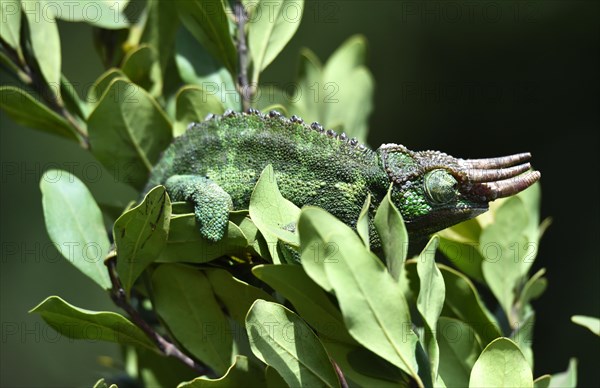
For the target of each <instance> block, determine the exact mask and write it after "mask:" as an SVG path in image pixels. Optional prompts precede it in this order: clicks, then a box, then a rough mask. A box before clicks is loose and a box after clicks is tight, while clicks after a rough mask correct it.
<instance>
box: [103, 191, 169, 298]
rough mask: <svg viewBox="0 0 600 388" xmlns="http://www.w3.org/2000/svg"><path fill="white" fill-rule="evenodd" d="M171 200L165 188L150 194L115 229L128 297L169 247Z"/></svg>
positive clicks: (120, 273) (120, 268)
mask: <svg viewBox="0 0 600 388" xmlns="http://www.w3.org/2000/svg"><path fill="white" fill-rule="evenodd" d="M170 217H171V200H170V199H169V196H168V195H167V191H166V189H165V187H164V186H157V187H155V188H153V189H152V190H150V192H149V193H148V194H146V196H145V197H144V200H143V201H142V203H140V204H139V205H138V206H136V207H134V208H133V209H130V210H128V211H127V212H125V213H124V214H123V215H121V217H119V218H118V219H117V221H116V222H115V225H114V227H113V236H114V241H115V245H116V246H117V272H118V273H119V278H120V279H121V283H122V285H123V288H124V289H125V292H126V293H127V295H129V293H130V291H131V288H132V287H133V285H134V283H135V281H136V279H137V278H138V277H139V276H140V275H141V273H142V272H143V271H144V270H145V269H146V267H147V266H148V265H149V264H150V263H152V262H153V261H154V260H156V259H157V258H158V256H159V254H160V252H161V251H162V249H163V248H164V246H165V245H166V243H167V235H168V233H169V223H170Z"/></svg>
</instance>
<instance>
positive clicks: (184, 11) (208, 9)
mask: <svg viewBox="0 0 600 388" xmlns="http://www.w3.org/2000/svg"><path fill="white" fill-rule="evenodd" d="M177 11H178V12H179V17H180V18H181V22H182V23H183V25H184V26H185V28H187V29H188V30H189V31H190V32H191V33H192V35H194V37H195V38H196V39H197V40H198V42H200V44H201V45H202V46H204V48H205V49H206V50H207V51H208V52H210V53H211V54H212V55H213V56H214V57H215V58H218V59H219V60H221V62H222V63H223V64H224V65H225V67H226V68H227V70H229V73H231V75H232V77H234V78H235V74H236V68H237V66H236V64H237V57H236V50H235V46H234V44H233V39H232V38H231V35H230V33H229V18H228V17H227V14H226V13H225V7H224V5H223V2H222V0H188V1H178V2H177Z"/></svg>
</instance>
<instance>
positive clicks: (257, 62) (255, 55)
mask: <svg viewBox="0 0 600 388" xmlns="http://www.w3.org/2000/svg"><path fill="white" fill-rule="evenodd" d="M303 11H304V0H281V1H268V0H261V1H259V2H258V4H257V5H256V7H255V8H254V10H253V13H252V15H251V17H250V20H249V21H248V46H249V51H250V56H251V58H252V62H253V74H252V83H253V84H255V85H258V78H259V75H260V73H261V72H262V71H263V70H264V69H265V68H266V67H267V66H268V65H269V64H270V63H271V62H273V60H274V59H275V58H276V57H277V55H278V54H279V53H280V52H281V50H283V48H284V47H285V45H286V44H287V43H288V42H289V41H290V39H292V36H294V34H295V33H296V30H298V27H299V26H300V21H301V20H302V12H303Z"/></svg>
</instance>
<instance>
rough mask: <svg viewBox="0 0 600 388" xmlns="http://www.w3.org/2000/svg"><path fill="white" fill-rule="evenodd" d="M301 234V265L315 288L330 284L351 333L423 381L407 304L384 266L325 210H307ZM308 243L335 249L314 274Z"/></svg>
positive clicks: (310, 208) (301, 222) (366, 345)
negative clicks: (324, 283) (418, 372)
mask: <svg viewBox="0 0 600 388" xmlns="http://www.w3.org/2000/svg"><path fill="white" fill-rule="evenodd" d="M298 229H299V232H300V239H301V246H302V266H303V267H304V269H305V270H306V272H307V274H308V275H309V276H310V277H311V278H312V279H313V280H314V281H316V282H317V283H319V284H320V282H322V280H323V278H324V279H326V282H327V284H326V285H327V286H329V287H330V288H329V289H331V290H333V291H334V292H335V295H336V297H337V299H338V302H339V304H340V308H341V310H342V314H343V316H344V322H345V324H346V327H347V328H348V331H349V332H350V334H351V335H352V336H353V337H354V339H356V340H357V341H358V342H359V343H360V344H361V345H363V346H364V347H366V348H367V349H369V350H371V351H372V352H373V353H375V354H377V355H379V356H381V357H383V358H384V359H386V360H387V361H389V362H391V363H392V364H394V365H396V366H398V367H399V368H401V369H402V370H404V371H405V372H406V373H408V374H410V375H411V376H412V377H413V378H415V379H416V380H417V381H419V380H420V378H419V376H418V374H417V365H416V359H415V351H416V346H417V341H418V339H417V336H416V334H415V333H414V332H413V331H412V323H411V319H410V313H409V309H408V305H407V303H406V300H405V299H404V294H403V293H402V289H401V288H400V286H399V285H398V283H397V282H396V281H395V280H394V279H393V278H392V277H391V275H390V274H389V272H388V271H387V269H386V268H385V266H384V265H383V263H382V262H381V261H380V260H379V259H378V258H377V257H376V256H375V255H374V254H373V253H372V252H370V251H368V250H367V249H366V248H365V245H364V243H363V242H362V240H361V239H360V237H359V236H358V235H357V234H356V233H355V232H354V231H353V230H352V229H351V228H350V227H348V226H347V225H345V224H343V223H342V222H341V221H339V220H337V219H336V218H335V217H334V216H332V215H331V214H329V213H327V212H326V211H325V210H323V209H320V208H316V207H304V208H303V209H302V212H301V215H300V221H299V223H298ZM309 244H316V245H317V247H323V246H327V245H329V244H332V245H333V246H334V247H335V251H334V253H333V254H332V255H330V256H328V257H324V258H321V260H319V263H318V264H319V266H320V269H317V271H314V270H312V268H313V266H314V265H313V264H314V263H313V257H312V255H311V254H307V251H308V249H309ZM309 268H311V270H309ZM315 273H316V274H317V276H314V275H315ZM321 286H323V285H321ZM324 288H326V287H324ZM382 295H385V296H386V297H385V298H382V297H381V296H382Z"/></svg>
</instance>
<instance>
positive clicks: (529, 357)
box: [0, 0, 599, 387]
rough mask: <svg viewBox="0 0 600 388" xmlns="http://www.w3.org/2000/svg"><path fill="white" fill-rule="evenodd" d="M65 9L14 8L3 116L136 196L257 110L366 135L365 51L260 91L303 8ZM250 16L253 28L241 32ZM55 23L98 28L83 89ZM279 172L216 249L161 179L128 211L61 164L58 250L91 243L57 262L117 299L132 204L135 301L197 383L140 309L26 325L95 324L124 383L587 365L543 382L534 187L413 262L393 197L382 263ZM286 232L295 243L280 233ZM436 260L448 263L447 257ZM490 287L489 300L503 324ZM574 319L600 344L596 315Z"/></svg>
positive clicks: (53, 219)
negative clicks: (194, 124)
mask: <svg viewBox="0 0 600 388" xmlns="http://www.w3.org/2000/svg"><path fill="white" fill-rule="evenodd" d="M68 3H69V2H68V1H54V2H53V4H56V6H54V7H52V8H47V7H46V8H44V5H47V3H45V2H43V1H42V2H34V1H22V2H20V1H16V0H12V1H8V0H7V1H5V2H3V5H2V7H1V10H2V15H1V18H2V20H3V24H2V28H1V29H0V48H1V50H0V62H1V63H2V65H3V66H4V68H6V69H7V70H8V71H9V72H10V73H11V74H12V75H13V76H14V78H15V80H17V81H18V83H19V85H20V86H19V87H15V86H5V85H3V86H0V108H2V110H3V111H4V112H5V113H6V114H7V115H8V116H9V117H10V118H11V119H13V120H14V121H15V122H17V123H19V124H22V125H24V126H28V127H31V128H35V129H39V130H41V131H46V132H50V133H52V134H55V135H57V136H61V137H64V138H66V139H69V140H72V141H75V142H77V143H78V144H80V145H81V146H82V147H83V148H85V149H89V150H90V151H91V152H92V154H93V155H94V156H95V157H96V158H97V159H98V160H99V161H100V162H101V163H102V164H103V165H104V166H105V167H106V168H107V170H108V171H110V172H111V174H113V176H114V177H115V178H116V179H117V180H118V181H120V182H124V183H126V184H128V185H130V186H132V187H134V188H135V189H137V190H141V189H142V188H143V187H144V184H145V179H146V177H147V174H148V172H149V171H151V169H152V166H153V165H154V163H155V162H156V161H157V159H158V157H159V155H160V153H161V152H162V151H163V150H164V149H165V148H166V147H167V146H168V144H169V143H170V141H171V140H172V138H173V137H176V136H179V135H181V134H182V133H183V132H184V131H185V128H186V126H187V125H188V124H189V122H190V121H193V120H201V119H203V118H204V117H205V116H206V115H207V114H209V113H213V114H220V113H223V112H225V111H226V110H227V109H235V110H239V109H241V108H242V107H243V106H244V105H245V104H247V103H248V102H249V103H250V104H252V105H253V106H255V107H257V108H259V109H261V110H263V111H267V110H270V109H271V108H273V107H277V108H279V109H281V110H283V111H285V112H287V113H289V114H296V115H301V116H302V117H304V118H305V119H308V120H311V121H320V122H321V123H322V124H324V125H325V126H327V127H331V128H335V129H336V130H338V131H340V132H341V131H344V132H346V133H347V135H348V136H349V137H357V138H359V139H361V140H364V139H365V138H366V135H367V120H368V117H369V114H370V113H371V110H372V100H373V91H374V81H373V77H372V75H371V74H370V72H369V70H368V69H367V67H366V42H365V39H364V38H362V37H360V36H354V37H351V38H349V39H348V40H347V41H346V42H345V43H343V44H342V45H341V46H340V48H339V49H338V50H336V51H335V52H334V54H333V55H332V56H331V57H330V58H329V59H328V60H327V61H326V62H325V64H321V62H320V61H319V59H318V58H317V57H316V55H315V54H314V53H312V52H311V51H309V50H308V49H304V50H302V51H301V52H300V54H299V63H300V66H299V69H300V71H299V74H298V75H297V82H296V83H295V88H296V90H295V92H294V93H292V94H289V93H288V91H281V90H269V91H268V92H267V89H266V88H265V89H263V88H262V85H261V84H260V83H259V82H260V75H261V74H262V72H263V71H264V70H265V69H266V68H267V67H268V66H269V64H271V63H272V62H273V61H274V60H276V59H277V57H278V55H279V54H280V52H281V51H282V50H283V48H284V47H285V46H286V44H287V43H288V42H289V40H290V39H291V38H292V36H293V35H294V33H295V32H296V30H297V28H298V25H299V24H300V20H301V15H302V12H303V9H304V3H303V1H300V0H282V1H280V2H276V3H274V4H273V2H267V1H256V2H250V1H247V2H241V3H235V4H234V3H231V4H230V3H224V2H222V1H219V0H215V1H201V0H193V1H192V0H190V1H178V2H176V3H169V2H167V1H164V0H153V1H148V2H146V3H143V4H142V5H140V4H141V3H138V2H131V3H128V2H126V1H123V2H114V3H113V2H104V1H94V2H90V3H94V4H95V5H96V6H97V7H99V9H100V10H101V11H102V12H100V15H102V17H100V18H97V19H95V20H93V21H91V20H89V19H88V18H86V17H84V15H82V14H80V13H78V12H66V9H65V7H68V6H69V5H68ZM242 4H243V5H244V6H246V7H247V8H246V10H245V11H246V16H247V23H246V24H245V27H244V31H238V29H239V28H240V27H239V26H240V25H242V24H240V15H242V13H240V12H239V9H240V7H241V5H242ZM117 5H118V6H117ZM273 5H275V6H273ZM49 9H50V10H51V12H48V10H49ZM290 10H293V11H294V12H296V13H295V15H296V17H294V18H290V17H289V15H290V13H289V12H287V11H290ZM25 11H26V12H25ZM267 14H268V15H269V17H267ZM55 19H65V20H69V21H85V22H88V23H91V24H93V25H94V26H95V27H97V28H98V30H97V34H96V40H95V44H96V48H97V50H98V53H99V55H100V56H101V58H102V62H103V63H104V64H105V65H106V71H105V72H104V73H103V74H101V75H99V76H98V78H97V81H96V82H95V83H94V85H93V87H92V88H91V89H90V90H89V93H88V95H87V96H83V97H82V96H79V95H78V94H77V92H75V91H74V90H73V89H72V88H70V87H69V85H70V84H69V81H68V80H67V79H66V77H65V76H64V74H62V73H61V66H62V64H61V56H60V37H59V33H58V29H57V26H56V23H55ZM5 21H6V22H5ZM240 36H244V37H245V36H247V37H248V41H247V45H248V47H247V49H248V54H249V55H248V57H247V58H246V60H248V61H249V65H250V66H249V69H251V72H250V73H249V74H250V80H249V82H248V83H244V82H242V80H241V78H243V77H241V74H242V73H243V72H245V70H247V69H241V68H240V63H239V62H238V51H239V50H240V40H239V39H240ZM242 70H244V71H242ZM331 102H335V103H334V104H331ZM272 175H273V171H272V168H271V167H270V166H267V168H266V169H265V171H263V173H262V175H261V179H260V180H259V181H258V183H257V184H256V187H255V188H254V192H253V195H252V199H251V201H250V204H249V207H248V209H241V210H237V211H235V212H232V213H231V214H230V221H229V227H228V232H227V235H226V237H225V238H224V239H223V240H221V241H219V242H217V243H214V244H213V243H209V242H208V241H206V240H204V239H203V238H202V237H201V236H200V234H199V232H198V229H197V228H196V226H195V220H194V216H193V214H192V213H191V210H190V209H189V208H188V207H187V205H186V204H184V203H177V202H176V203H171V201H170V199H169V197H168V195H167V193H166V191H165V189H164V188H163V187H162V186H158V187H156V188H153V189H152V190H150V191H149V192H148V193H145V194H146V195H145V197H144V198H143V200H142V201H141V203H140V204H139V205H138V206H135V207H132V206H128V207H125V208H123V207H122V205H120V204H116V203H115V204H110V203H109V204H103V205H98V204H97V203H96V202H95V200H94V199H93V197H92V196H91V194H90V192H89V191H88V189H87V188H86V185H85V182H81V181H80V180H78V179H77V178H75V177H74V176H72V175H71V174H68V173H66V172H64V171H57V170H52V171H48V172H47V173H46V174H45V175H44V176H43V178H42V181H41V183H40V186H41V190H42V194H43V209H44V216H45V220H46V228H47V230H48V234H49V236H50V238H51V239H52V241H53V242H54V243H56V244H61V243H64V242H69V243H77V244H78V246H80V247H84V249H83V250H76V251H75V252H77V254H75V255H72V254H70V251H69V252H68V253H65V252H63V254H64V255H65V258H66V259H67V260H68V261H69V262H71V263H72V264H73V265H74V266H75V267H77V268H78V269H79V270H80V271H81V272H82V273H83V274H85V275H86V276H88V277H90V278H91V279H93V280H94V281H95V282H96V283H97V284H98V285H99V286H100V287H102V288H103V289H107V290H110V289H112V291H113V292H114V291H115V289H114V288H115V285H114V284H112V283H111V278H110V277H109V272H108V270H107V269H106V267H104V266H103V265H102V260H93V259H91V257H92V255H93V256H94V257H102V258H104V257H107V258H108V260H110V259H111V258H114V254H115V252H113V251H111V247H110V242H109V236H107V235H106V233H104V224H103V219H102V214H103V213H104V215H105V216H107V218H108V219H113V214H112V211H113V210H114V208H115V207H119V208H120V210H121V211H122V214H121V215H120V217H119V218H118V219H117V220H116V222H115V223H114V226H113V236H112V240H113V242H114V244H115V247H116V254H117V255H118V260H117V264H116V273H118V276H119V278H120V280H121V282H122V286H123V288H124V293H125V296H124V298H126V300H128V301H129V302H131V303H132V304H133V305H135V306H136V307H137V308H138V310H139V311H140V312H141V313H143V314H142V315H143V316H144V317H146V325H148V326H149V327H151V330H155V332H156V333H161V334H162V335H165V336H166V337H167V338H169V339H172V340H173V343H174V344H175V345H177V346H180V348H181V350H182V352H185V353H186V354H187V356H188V357H189V358H190V359H192V360H194V362H196V363H200V364H202V365H205V366H206V367H207V368H206V369H204V371H205V372H206V373H204V374H203V375H201V376H198V374H200V373H196V372H197V371H196V370H194V369H193V368H190V365H187V366H186V365H178V367H177V368H181V369H182V372H181V373H176V374H169V372H170V371H171V370H174V369H173V367H172V363H173V362H176V361H175V360H169V359H167V358H166V357H167V355H169V354H168V352H167V351H165V348H162V347H161V346H159V345H160V344H159V343H157V342H156V341H154V339H153V338H149V337H148V336H147V334H148V332H147V328H143V327H140V325H139V323H140V322H139V321H137V320H136V319H133V318H132V317H131V316H130V317H126V316H124V315H121V314H117V313H113V312H103V311H90V310H85V309H82V308H79V307H75V306H72V305H71V304H69V303H68V302H66V301H64V300H63V299H61V298H59V297H57V296H51V297H48V298H47V299H45V300H44V301H43V302H41V303H40V304H39V305H38V306H36V307H35V308H33V309H32V310H31V312H35V313H37V314H40V316H41V317H42V318H43V319H44V320H45V321H46V322H47V323H48V324H49V325H50V326H52V327H53V328H54V329H55V330H57V331H58V332H59V333H61V334H63V335H65V336H67V337H69V338H78V339H85V338H88V337H89V335H90V330H91V329H93V330H94V335H95V337H94V339H99V340H104V341H109V342H116V343H119V344H121V345H122V349H123V357H124V359H125V365H126V366H124V371H123V372H125V371H127V372H129V371H131V370H136V371H141V372H140V373H137V374H136V375H134V374H132V373H130V375H131V378H132V379H138V380H139V382H141V383H142V384H144V385H146V386H153V385H163V386H177V385H179V386H180V387H196V386H241V385H251V386H280V385H282V384H287V385H289V386H302V385H318V386H346V385H351V386H355V385H356V386H374V385H377V386H391V385H405V386H408V385H410V384H413V385H414V384H416V385H417V386H420V387H432V386H448V387H451V386H466V385H469V386H472V387H482V386H493V387H497V386H506V387H512V386H522V387H526V386H529V387H554V386H574V385H576V361H575V360H572V361H571V362H570V364H569V367H568V370H567V371H566V372H563V373H558V374H554V375H552V376H550V375H544V376H540V377H538V378H537V379H535V380H534V376H533V373H532V368H533V363H534V354H533V352H532V349H531V343H532V332H533V325H534V323H535V311H534V310H533V308H532V306H531V301H532V300H534V299H535V298H538V297H540V296H541V295H542V294H543V292H544V290H545V288H546V279H545V278H544V273H545V270H544V269H542V270H540V271H538V272H537V273H535V274H533V275H530V274H529V272H530V269H531V266H532V264H533V262H534V260H535V259H536V256H537V248H538V245H539V241H540V238H541V236H542V234H543V232H544V230H545V228H546V227H547V225H548V222H547V221H542V222H541V223H540V216H539V207H540V190H539V186H538V185H534V186H533V187H531V188H530V189H528V190H526V191H524V192H522V193H520V194H519V195H517V196H515V197H512V198H509V199H506V200H503V201H496V202H495V204H494V206H493V208H492V209H491V210H490V212H488V213H487V214H485V215H483V216H481V217H479V218H477V219H474V220H471V221H468V222H466V223H463V224H460V225H457V226H455V227H452V228H450V229H447V230H445V231H442V232H440V233H439V234H438V235H436V236H433V237H432V238H431V240H430V241H429V243H428V244H427V246H426V247H425V248H424V249H423V251H422V252H421V253H420V254H419V255H417V256H416V257H414V258H408V257H407V252H408V250H407V249H406V246H407V244H408V237H407V234H406V229H405V228H404V224H403V221H402V217H401V215H400V213H399V211H398V210H397V209H396V208H395V207H394V205H393V204H392V203H391V201H390V199H389V196H388V197H386V198H385V199H384V201H382V203H381V204H377V206H378V210H377V213H376V216H375V218H374V220H372V221H373V223H374V224H375V226H376V228H377V231H378V233H379V235H380V238H381V242H382V247H383V251H382V252H372V251H371V250H370V242H369V237H368V233H365V230H366V227H367V226H368V222H369V221H370V220H369V219H368V215H367V212H363V213H362V214H361V217H360V218H359V220H358V222H357V230H356V231H355V230H353V229H351V228H350V227H348V226H346V225H345V224H343V223H342V222H340V221H339V220H337V219H335V218H334V217H333V216H331V215H330V214H328V213H327V212H325V211H324V210H322V209H319V208H314V207H306V208H303V209H302V210H300V209H298V208H297V207H296V206H295V205H293V204H292V203H291V202H289V201H288V200H287V199H285V198H283V197H282V196H281V194H280V193H279V191H278V188H277V183H276V182H275V181H274V180H272V179H268V177H271V176H272ZM267 203H268V205H269V206H265V204H267ZM369 204H370V198H368V199H367V202H366V203H365V209H367V208H368V207H369ZM290 224H297V225H298V227H297V230H295V231H290V230H289V228H281V227H280V226H281V225H290ZM357 232H358V233H357ZM438 247H439V250H440V251H441V252H443V253H444V255H446V257H447V258H448V259H449V260H450V262H451V264H452V266H453V267H450V266H446V265H443V264H437V263H436V261H435V260H434V259H435V255H436V251H437V250H438ZM480 289H485V290H489V291H490V292H491V294H492V295H493V296H494V298H495V303H497V305H498V307H499V308H498V309H496V310H494V313H492V311H491V310H490V309H489V308H488V306H487V304H486V303H484V301H483V299H482V297H481V296H480ZM573 321H574V322H576V323H578V324H580V325H582V326H584V327H587V328H589V329H590V330H591V331H592V332H594V333H596V334H598V332H599V329H598V320H597V319H596V318H592V317H582V316H575V317H573ZM171 354H172V353H171ZM131 365H133V367H132V366H131ZM190 376H195V378H194V377H190ZM106 381H111V378H110V377H107V378H106V379H103V380H100V381H98V382H97V383H96V385H95V386H97V387H106V386H109V383H107V382H106Z"/></svg>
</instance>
